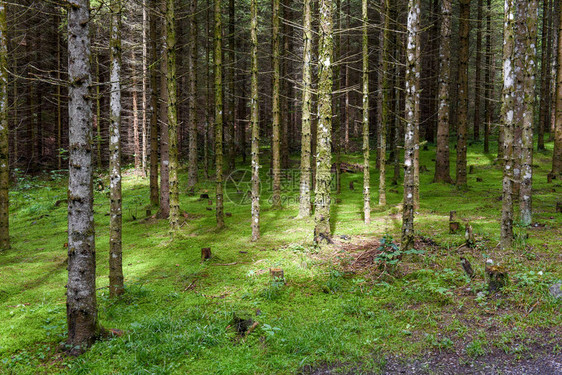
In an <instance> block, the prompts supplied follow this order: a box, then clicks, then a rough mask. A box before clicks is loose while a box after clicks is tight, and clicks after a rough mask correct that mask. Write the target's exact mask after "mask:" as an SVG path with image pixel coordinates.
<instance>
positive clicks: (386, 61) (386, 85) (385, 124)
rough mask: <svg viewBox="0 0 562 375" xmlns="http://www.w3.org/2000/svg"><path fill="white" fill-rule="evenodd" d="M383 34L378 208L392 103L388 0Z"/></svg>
mask: <svg viewBox="0 0 562 375" xmlns="http://www.w3.org/2000/svg"><path fill="white" fill-rule="evenodd" d="M383 4H384V32H383V48H382V72H380V73H379V74H382V108H381V119H382V121H381V123H380V126H379V134H378V136H379V142H378V148H379V171H380V175H379V206H384V205H386V129H388V128H389V127H390V122H391V116H390V115H391V113H390V107H391V102H392V96H391V91H390V90H391V88H390V85H391V77H392V71H391V69H390V57H391V55H390V47H391V46H390V42H391V29H390V27H391V26H390V25H391V24H390V22H391V18H392V17H393V14H392V11H391V6H392V4H391V2H390V0H384V2H383Z"/></svg>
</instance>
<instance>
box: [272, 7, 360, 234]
mask: <svg viewBox="0 0 562 375" xmlns="http://www.w3.org/2000/svg"><path fill="white" fill-rule="evenodd" d="M275 1H277V0H275ZM363 1H366V0H363ZM319 5H320V23H319V28H320V30H319V34H320V43H319V48H318V62H319V67H318V69H319V70H318V129H317V142H318V144H317V150H316V152H317V158H316V166H317V168H316V189H315V195H316V197H315V205H316V208H315V227H314V241H315V242H316V243H321V242H330V241H331V233H330V200H331V197H330V182H331V173H330V172H331V147H330V144H331V136H332V79H333V74H332V53H333V24H332V2H331V1H330V0H320V3H319Z"/></svg>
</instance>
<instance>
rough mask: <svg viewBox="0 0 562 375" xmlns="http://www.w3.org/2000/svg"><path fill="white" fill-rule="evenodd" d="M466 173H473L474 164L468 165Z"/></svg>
mask: <svg viewBox="0 0 562 375" xmlns="http://www.w3.org/2000/svg"><path fill="white" fill-rule="evenodd" d="M468 174H474V165H471V166H469V167H468Z"/></svg>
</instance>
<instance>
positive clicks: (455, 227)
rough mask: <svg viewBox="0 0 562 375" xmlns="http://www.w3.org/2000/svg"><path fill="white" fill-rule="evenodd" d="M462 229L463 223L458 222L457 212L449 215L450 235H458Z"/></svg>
mask: <svg viewBox="0 0 562 375" xmlns="http://www.w3.org/2000/svg"><path fill="white" fill-rule="evenodd" d="M460 229H461V223H460V222H458V221H457V211H451V212H450V213H449V233H451V234H454V233H457V232H458V231H459V230H460Z"/></svg>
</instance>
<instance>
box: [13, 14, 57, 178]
mask: <svg viewBox="0 0 562 375" xmlns="http://www.w3.org/2000/svg"><path fill="white" fill-rule="evenodd" d="M55 22H56V29H57V31H56V33H55V35H56V38H57V41H56V43H57V82H58V83H57V93H56V95H57V169H59V170H60V169H61V168H62V85H61V69H62V47H61V43H60V36H59V32H58V30H59V28H58V27H59V25H60V23H61V20H60V13H59V12H57V15H56V16H55ZM14 60H15V58H14ZM15 68H17V61H14V74H16V72H15ZM17 86H18V85H17V82H16V81H14V100H17ZM15 107H17V104H16V106H15ZM14 113H15V114H16V115H17V108H14ZM16 117H17V116H16ZM14 123H15V124H16V126H17V122H16V121H15V120H14ZM17 132H18V129H17V127H16V128H14V137H15V138H16V139H17ZM14 160H15V161H16V162H17V160H18V152H17V145H16V144H14Z"/></svg>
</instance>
